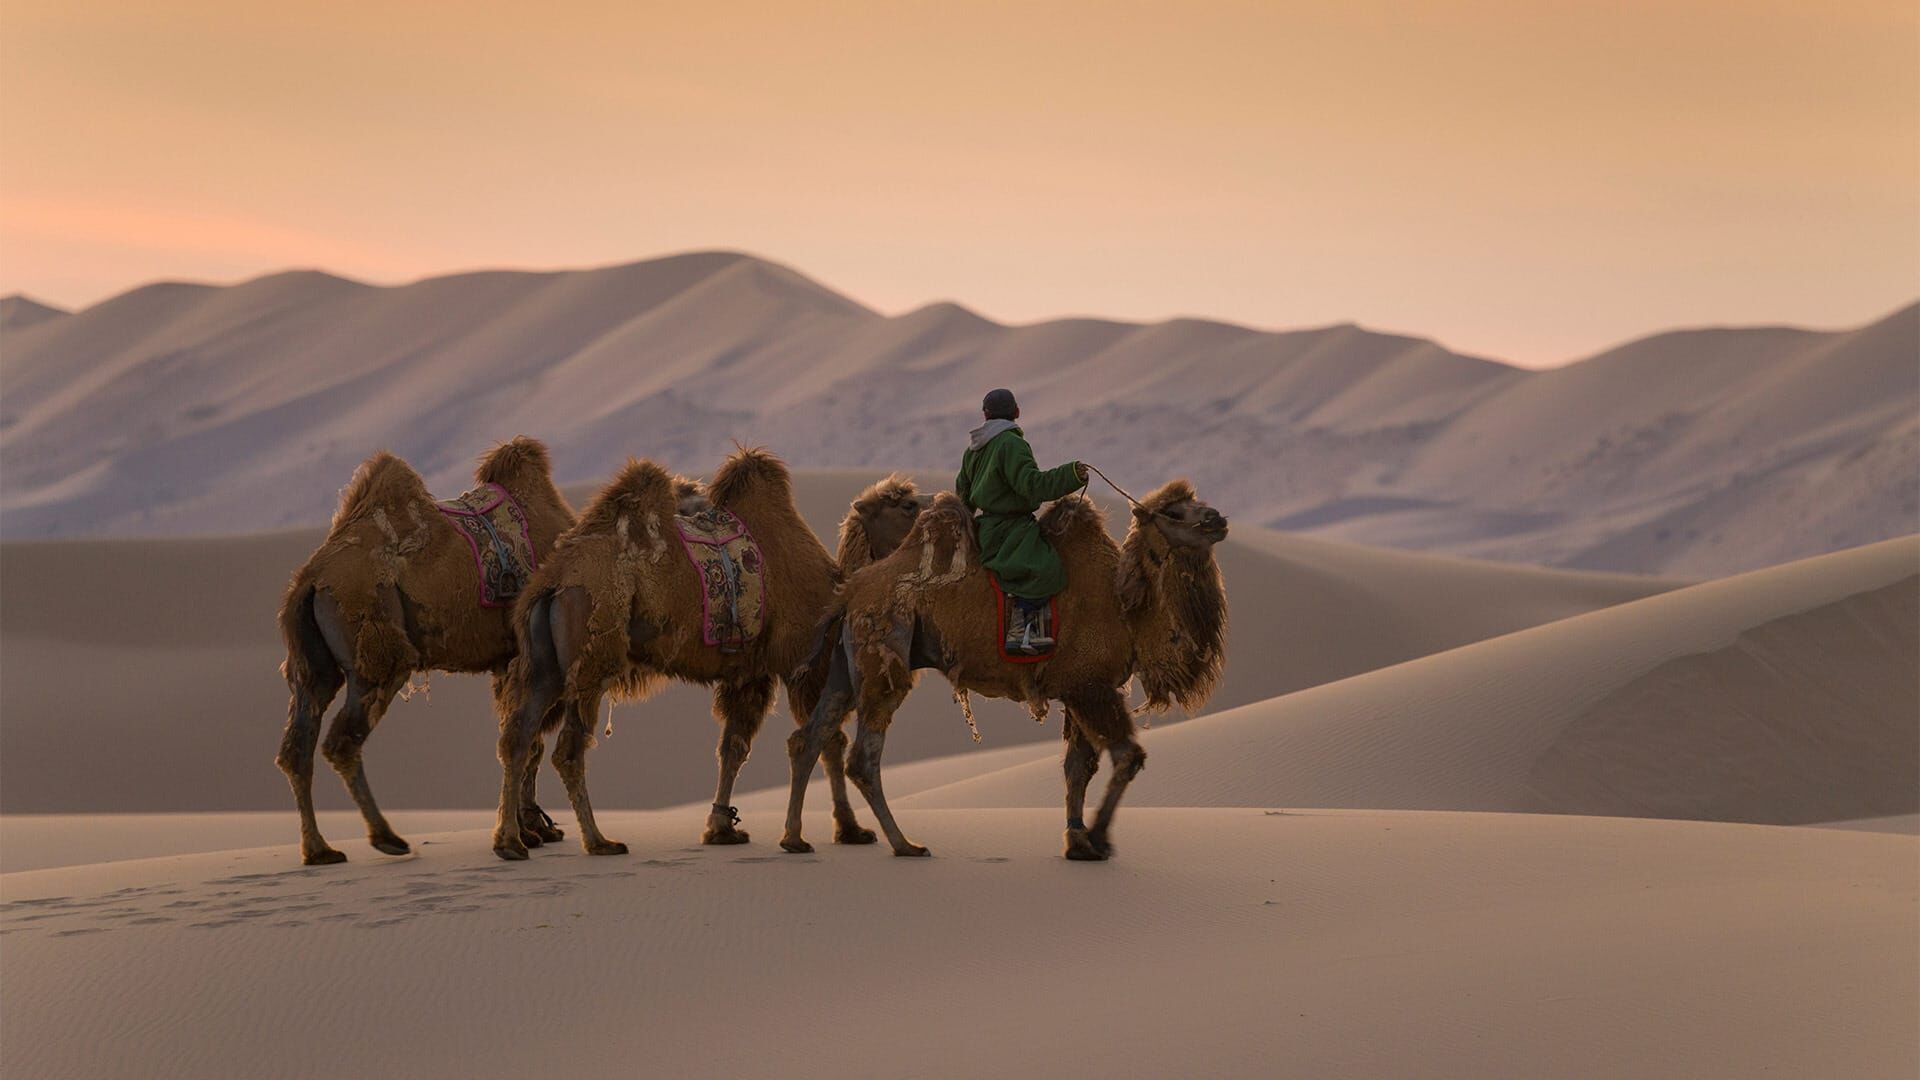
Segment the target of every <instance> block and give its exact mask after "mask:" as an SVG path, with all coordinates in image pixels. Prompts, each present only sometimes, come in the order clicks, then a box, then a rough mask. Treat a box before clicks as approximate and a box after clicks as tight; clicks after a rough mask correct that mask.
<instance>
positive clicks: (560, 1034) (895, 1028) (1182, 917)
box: [0, 810, 1920, 1080]
mask: <svg viewBox="0 0 1920 1080" xmlns="http://www.w3.org/2000/svg"><path fill="white" fill-rule="evenodd" d="M917 816H918V818H919V821H920V824H921V826H922V827H923V829H924V830H925V831H927V832H929V833H933V834H937V835H939V836H941V837H943V838H944V840H943V843H942V846H941V848H940V850H939V855H940V857H936V858H934V859H930V860H911V861H910V860H901V859H894V858H890V857H888V856H887V855H886V854H885V852H884V851H882V850H877V849H873V848H865V849H845V848H838V849H832V850H828V851H824V852H822V853H821V854H819V855H814V856H792V855H779V854H777V853H776V854H768V853H766V852H765V851H764V850H757V849H753V848H749V849H738V848H699V847H691V846H689V844H688V843H687V837H686V835H685V829H684V827H683V823H681V822H679V821H677V820H673V819H672V818H671V816H670V815H665V814H658V813H656V814H618V815H611V816H610V819H609V822H608V825H609V829H610V831H612V832H613V833H614V834H615V835H618V836H621V837H623V838H624V839H626V840H627V841H628V842H629V843H631V844H633V845H634V854H633V855H631V856H628V857H626V858H608V859H592V858H588V857H585V856H582V855H580V854H578V853H577V852H574V851H571V850H567V851H543V852H539V853H537V854H536V856H535V858H534V860H533V861H531V862H529V863H525V864H515V865H508V864H505V863H501V862H499V861H497V860H495V859H494V858H493V856H492V854H491V853H490V852H489V851H488V850H486V843H485V834H484V833H478V832H464V833H451V834H440V835H437V836H432V837H428V838H427V839H429V840H430V841H431V842H430V843H428V844H426V845H423V846H422V847H421V848H420V849H419V850H420V851H421V854H419V855H417V856H414V857H412V858H409V859H406V860H401V861H392V862H378V863H375V862H355V863H351V864H348V865H346V866H337V867H326V868H317V869H313V870H308V869H303V868H301V867H299V866H298V865H297V862H296V859H297V856H296V855H295V853H294V852H293V851H292V850H291V849H290V848H288V847H285V846H282V847H276V848H271V849H255V850H248V851H230V852H225V853H221V854H216V855H199V856H186V857H177V858H169V859H154V860H147V861H142V862H132V863H119V864H110V865H104V866H86V867H75V868H70V869H62V870H47V871H39V872H31V873H20V874H8V875H5V876H4V877H0V893H4V901H5V906H4V916H0V929H4V931H5V932H6V966H7V977H6V979H5V980H4V981H0V1027H4V1032H3V1034H4V1038H0V1069H3V1070H4V1071H5V1072H6V1073H7V1075H9V1076H13V1075H19V1076H48V1075H86V1076H91V1077H103V1078H104V1077H120V1076H126V1077H136V1076H137V1077H149V1076H154V1075H174V1076H189V1075H191V1076H265V1075H274V1076H289V1077H295V1076H365V1077H385V1076H396V1077H397V1076H407V1077H440V1076H449V1077H451V1076H466V1075H472V1072H473V1069H474V1067H475V1066H474V1063H475V1062H485V1063H486V1065H485V1066H484V1068H485V1069H486V1070H487V1071H490V1072H496V1073H501V1074H507V1073H524V1074H529V1075H539V1074H544V1073H550V1072H553V1071H556V1070H558V1071H564V1072H566V1073H567V1074H568V1075H573V1076H588V1077H594V1076H613V1075H630V1074H631V1072H632V1070H633V1068H634V1065H633V1063H634V1062H636V1061H644V1062H645V1063H646V1065H647V1069H648V1071H650V1072H654V1073H657V1074H660V1075H728V1076H846V1075H863V1076H904V1075H915V1076H962V1075H978V1073H979V1071H980V1069H981V1068H982V1064H981V1062H982V1060H983V1059H982V1058H981V1057H980V1056H979V1055H980V1054H981V1053H982V1047H988V1046H990V1047H992V1048H993V1051H994V1054H993V1056H994V1060H995V1061H996V1063H998V1064H997V1066H996V1069H995V1070H994V1071H996V1072H998V1073H1004V1074H1007V1075H1017V1076H1026V1075H1032V1076H1057V1075H1082V1074H1086V1075H1093V1074H1100V1075H1139V1074H1146V1075H1188V1076H1195V1075H1200V1076H1223V1075H1256V1074H1258V1075H1271V1074H1272V1073H1273V1072H1274V1071H1275V1070H1276V1069H1278V1070H1282V1071H1285V1072H1288V1073H1293V1074H1298V1075H1306V1076H1316V1077H1378V1076H1404V1077H1424V1076H1432V1077H1443V1076H1446V1077H1452V1076H1468V1075H1471V1076H1481V1077H1516V1078H1518V1077H1529V1078H1530V1077H1540V1076H1556V1077H1607V1078H1612V1077H1618V1076H1628V1075H1638V1076H1648V1075H1666V1076H1687V1077H1702V1078H1705V1077H1729V1078H1739V1080H1746V1078H1748V1077H1752V1076H1757V1075H1775V1074H1777V1075H1784V1076H1859V1077H1896V1076H1910V1075H1912V1074H1913V1072H1914V1070H1915V1069H1916V1068H1917V1067H1920V1045H1917V1035H1916V1029H1915V1027H1914V1024H1913V1017H1914V1014H1915V1009H1916V1008H1920V997H1917V996H1916V981H1915V979H1914V978H1913V974H1914V972H1913V957H1914V955H1915V952H1916V949H1920V933H1917V932H1916V927H1917V925H1920V924H1916V923H1915V921H1914V919H1913V905H1914V904H1915V903H1916V900H1920V882H1917V881H1916V868H1917V867H1920V860H1916V858H1915V853H1916V845H1915V842H1914V841H1913V840H1912V839H1910V838H1904V837H1892V836H1884V835H1877V834H1871V833H1849V832H1842V831H1838V830H1825V829H1775V828H1766V827H1761V826H1729V825H1711V824H1699V823H1681V822H1652V821H1626V820H1618V819H1604V818H1571V817H1566V818H1551V817H1539V816H1524V815H1520V816H1507V815H1470V814H1469V815H1463V814H1417V813H1384V812H1336V811H1327V812H1320V813H1310V814H1290V815H1286V816H1269V815H1266V814H1263V813H1261V812H1259V811H1247V810H1212V811H1209V810H1142V811H1139V812H1136V813H1133V814H1132V815H1131V816H1130V817H1129V819H1128V822H1127V832H1126V838H1125V841H1124V843H1125V845H1126V847H1125V853H1124V855H1123V857H1122V859H1121V860H1120V861H1117V862H1113V863H1108V864H1103V865H1099V866H1086V865H1081V864H1072V863H1067V862H1064V861H1063V860H1061V859H1059V858H1058V854H1057V851H1056V850H1055V849H1056V847H1057V845H1058V842H1059V840H1058V828H1059V822H1058V820H1057V814H1056V813H1054V812H1052V811H941V812H931V811H923V812H921V813H920V814H918V815H917ZM1015 972H1017V973H1018V977H1017V978H1013V977H1010V974H1011V973H1015ZM1176 987H1177V988H1182V990H1183V991H1184V992H1172V989H1173V988H1176ZM450 1048H453V1052H452V1053H450Z"/></svg>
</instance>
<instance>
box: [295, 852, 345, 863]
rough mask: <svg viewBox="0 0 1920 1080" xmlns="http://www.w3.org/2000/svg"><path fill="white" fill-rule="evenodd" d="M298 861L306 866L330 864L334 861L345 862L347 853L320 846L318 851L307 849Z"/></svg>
mask: <svg viewBox="0 0 1920 1080" xmlns="http://www.w3.org/2000/svg"><path fill="white" fill-rule="evenodd" d="M300 861H301V862H303V863H305V864H307V865H308V866H332V865H333V864H334V863H343V862H346V861H347V853H346V852H344V851H336V850H334V849H333V848H321V849H320V850H319V851H309V852H306V853H305V854H303V855H301V856H300Z"/></svg>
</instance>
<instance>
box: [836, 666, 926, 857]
mask: <svg viewBox="0 0 1920 1080" xmlns="http://www.w3.org/2000/svg"><path fill="white" fill-rule="evenodd" d="M873 685H874V684H872V683H869V684H868V686H869V687H872V686H873ZM905 698H906V695H905V694H904V693H899V694H894V693H889V692H886V691H879V692H877V693H868V694H864V695H862V699H861V702H860V725H859V728H858V729H857V730H856V731H855V732H854V741H853V754H852V756H851V758H850V759H849V760H848V761H847V779H849V780H852V781H853V784H854V786H855V787H857V788H859V789H860V794H862V795H865V796H866V797H867V805H868V806H870V807H872V808H873V816H874V817H875V818H877V819H879V821H880V828H881V830H882V831H883V832H885V833H886V834H887V843H889V844H892V845H893V853H894V854H895V855H928V854H931V852H929V851H928V850H927V849H926V848H924V847H921V846H920V845H919V844H916V843H914V842H913V841H911V840H909V839H907V837H906V834H904V833H902V832H901V831H900V826H899V825H898V824H896V823H895V822H894V820H893V811H892V810H891V809H889V808H888V807H887V794H886V791H885V789H884V788H883V787H882V786H881V782H880V753H881V751H882V750H884V749H885V748H886V745H887V726H888V725H889V724H891V723H892V722H893V713H894V710H895V709H898V708H899V707H900V702H901V701H903V700H904V699H905Z"/></svg>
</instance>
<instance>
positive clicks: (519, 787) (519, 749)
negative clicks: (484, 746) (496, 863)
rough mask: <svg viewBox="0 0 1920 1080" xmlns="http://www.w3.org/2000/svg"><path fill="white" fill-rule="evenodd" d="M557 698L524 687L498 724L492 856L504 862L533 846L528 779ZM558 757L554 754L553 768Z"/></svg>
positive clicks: (546, 689) (540, 688)
mask: <svg viewBox="0 0 1920 1080" xmlns="http://www.w3.org/2000/svg"><path fill="white" fill-rule="evenodd" d="M558 698H559V695H558V693H556V692H555V689H554V687H553V686H551V685H541V684H539V683H537V682H536V683H534V684H533V685H531V686H529V687H528V688H527V697H526V699H525V700H524V701H522V702H521V703H520V706H519V708H518V709H516V710H515V711H514V712H513V713H511V714H510V715H508V716H507V718H506V719H505V721H504V722H502V723H501V725H500V745H499V757H500V809H499V812H498V813H497V814H496V815H495V816H494V821H493V853H494V854H495V855H498V856H500V857H501V858H503V859H509V860H514V861H518V860H520V859H524V858H526V857H527V848H528V847H530V846H535V845H533V844H532V842H531V840H530V839H529V835H530V834H529V833H528V831H527V829H526V827H525V824H524V822H525V820H526V810H527V808H528V807H529V806H532V805H533V803H532V802H531V801H529V800H528V796H529V795H530V794H531V792H532V790H533V785H532V783H531V782H530V781H529V779H528V778H529V777H531V776H532V775H533V771H534V769H535V767H536V766H537V765H538V764H539V761H540V750H541V749H542V748H543V744H542V742H541V739H540V723H541V720H542V719H544V718H545V717H546V716H547V715H548V713H549V712H550V711H551V710H552V709H555V708H558V707H560V706H559V702H558ZM559 757H560V755H559V753H558V751H556V752H555V754H554V765H555V768H556V769H558V766H559ZM562 775H563V776H564V775H565V774H564V773H562Z"/></svg>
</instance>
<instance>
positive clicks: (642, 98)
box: [0, 0, 1920, 367]
mask: <svg viewBox="0 0 1920 1080" xmlns="http://www.w3.org/2000/svg"><path fill="white" fill-rule="evenodd" d="M7 19H8V33H7V35H6V36H5V38H4V39H0V136H3V137H4V142H3V144H0V145H4V148H5V153H4V154H3V155H0V293H13V292H20V293H24V294H26V295H29V296H33V297H36V298H38V299H41V300H44V301H46V302H49V303H54V304H58V305H60V306H62V307H76V306H85V305H86V304H89V303H92V302H95V301H97V300H99V299H102V298H104V297H106V296H109V295H112V294H115V293H118V292H121V291H124V290H125V289H127V288H131V287H134V286H137V285H140V284H143V283H145V282H148V281H152V280H156V279H194V280H212V281H221V282H225V281H232V280H239V279H245V278H250V277H254V276H258V275H260V274H263V273H269V272H273V271H276V270H281V269H285V268H288V267H318V268H323V269H325V270H328V271H330V272H334V273H339V274H343V275H346V276H350V277H354V278H357V279H360V280H366V281H371V282H377V283H381V284H392V283H398V282H402V281H406V280H412V279H417V278H421V277H431V276H438V275H441V274H444V273H450V272H459V271H462V270H465V269H470V268H514V269H548V268H561V267H579V266H593V265H605V264H612V263H622V262H630V261H633V260H635V259H636V258H644V257H651V256H653V255H656V254H664V253H671V252H679V251H687V250H707V249H715V248H724V249H732V250H740V251H746V252H750V253H753V254H756V255H760V256H762V257H766V258H770V259H773V260H776V261H779V262H781V263H783V264H785V265H788V266H792V267H794V268H796V269H798V270H800V271H802V272H804V273H806V274H808V275H809V276H811V277H814V278H816V279H818V280H820V281H821V282H822V283H824V284H827V285H829V286H830V287H832V288H834V289H836V290H837V291H840V292H843V293H845V294H847V295H849V296H851V297H853V298H855V299H858V300H859V301H861V302H862V303H865V304H869V305H871V306H873V307H875V308H877V309H879V310H882V311H885V312H889V313H894V312H900V311H906V310H910V309H913V308H915V307H919V306H921V305H923V304H926V303H929V302H934V301H939V300H952V301H955V302H958V303H961V304H964V305H966V306H968V307H970V308H972V309H974V310H976V311H979V312H981V313H982V314H985V315H987V316H989V317H991V318H994V319H996V320H998V321H1002V322H1009V323H1029V322H1033V321H1038V320H1042V319H1048V318H1056V317H1061V316H1069V315H1095V316H1101V317H1109V318H1118V319H1128V320H1138V321H1154V320H1159V319H1164V318H1169V317H1174V316H1192V317H1198V318H1208V319H1219V320H1223V321H1229V322H1234V323H1241V324H1245V325H1250V326H1256V327H1263V328H1281V327H1300V326H1315V325H1326V324H1330V323H1341V322H1357V323H1360V324H1362V325H1365V326H1368V327H1375V328H1380V329H1386V330H1392V331H1395V332H1400V333H1407V334H1414V335H1418V336H1422V337H1430V338H1433V339H1435V340H1437V341H1439V342H1441V343H1442V344H1445V345H1446V346H1448V347H1449V348H1453V349H1456V350H1459V351H1462V352H1467V353H1472V354H1475V355H1482V356H1489V357H1494V358H1497V359H1501V360H1504V361H1507V362H1510V363H1515V364H1520V365H1523V366H1534V367H1539V366H1553V365H1557V364H1560V363H1564V362H1567V361H1569V360H1573V359H1577V358H1579V357H1582V356H1586V355H1589V354H1591V353H1593V352H1596V351H1599V350H1601V349H1604V348H1606V347H1608V346H1611V345H1614V344H1617V343H1619V342H1621V341H1624V340H1628V339H1630V338H1633V337H1636V336H1639V335H1642V334H1645V333H1649V332H1654V331H1658V330H1662V329H1667V328H1673V327H1686V326H1705V325H1744V324H1756V323H1764V324H1779V323H1787V324H1794V325H1804V326H1812V327H1822V328H1838V327H1847V326H1858V325H1861V324H1863V323H1866V322H1868V321H1870V320H1872V319H1874V318H1877V317H1879V316H1881V315H1884V314H1885V313H1887V312H1889V311H1892V310H1894V309H1896V308H1897V307H1899V306H1901V305H1903V304H1905V303H1908V302H1910V301H1911V300H1912V298H1913V296H1914V293H1915V289H1916V284H1917V283H1920V195H1916V191H1920V186H1917V181H1920V75H1917V73H1916V61H1915V55H1914V49H1913V47H1912V42H1913V41H1914V39H1915V34H1916V32H1920V15H1916V12H1915V11H1914V10H1913V9H1912V7H1911V6H1910V5H1896V4H1891V3H1879V2H1866V0H1853V2H1850V3H1846V4H1842V5H1838V6H1832V7H1827V8H1823V9H1821V10H1819V11H1817V12H1809V11H1806V10H1803V9H1801V8H1799V7H1797V6H1795V5H1791V4H1784V3H1753V4H1739V5H1729V4H1726V3H1722V2H1712V0H1694V2H1686V3H1678V4H1667V5H1638V4H1636V5H1626V6H1616V7H1613V8H1610V9H1608V10H1606V11H1584V10H1544V9H1539V8H1537V7H1536V6H1534V5H1528V4H1523V3H1519V2H1517V0H1475V2H1467V3H1457V4H1451V5H1447V6H1446V8H1445V9H1444V10H1441V9H1440V8H1438V7H1421V8H1413V9H1408V8H1404V7H1402V6H1391V5H1384V4H1360V5H1349V6H1345V7H1342V8H1341V9H1339V10H1335V11H1329V10H1322V9H1319V8H1315V7H1310V6H1306V5H1290V4H1279V5H1245V4H1230V3H1209V4H1198V5H1188V6H1183V7H1182V8H1180V9H1179V10H1178V11H1177V12H1170V11H1162V10H1158V9H1153V8H1145V7H1118V6H1114V5H1105V4H1089V3H1054V4H1048V5H1043V6H1040V7H1031V6H1017V7H1016V6H1009V5H997V4H988V5H977V6H974V7H970V8H967V9H965V10H963V11H954V10H942V11H934V10H930V9H916V8H901V7H895V6H888V5H873V4H856V3H840V4H830V5H826V6H824V7H813V8H809V9H807V10H805V11H800V10H790V9H772V10H756V11H747V10H743V9H729V10H712V11H672V12H666V11H650V10H630V9H628V8H625V7H619V6H608V5H596V4H563V5H560V6H559V7H555V8H551V9H546V10H543V11H542V13H541V16H540V18H539V19H538V20H537V21H530V20H529V19H527V18H526V17H525V16H524V14H523V13H521V12H518V11H516V10H515V9H509V8H506V7H504V6H487V5H481V6H478V7H475V8H471V9H466V10H465V11H464V12H463V15H462V19H461V20H460V21H458V22H453V21H451V20H450V19H449V18H448V17H447V16H445V15H436V14H435V13H434V12H432V11H428V10H424V9H411V8H408V9H392V8H387V7H375V6H372V5H357V4H345V5H331V6H328V7H325V8H321V7H317V6H301V5H294V6H291V7H282V8H275V9H272V10H266V9H259V8H257V7H255V6H250V5H245V4H239V3H234V2H231V0H192V2H189V3H175V4H169V5H167V6H165V8H164V9H161V10H155V9H153V8H151V7H149V6H146V5H137V4H132V3H128V2H126V0H109V2H107V3H102V4H94V5H88V6H87V7H86V8H85V9H84V10H82V9H74V8H72V7H71V6H69V5H58V4H53V3H51V2H47V0H14V2H13V3H11V4H9V6H8V9H7Z"/></svg>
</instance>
